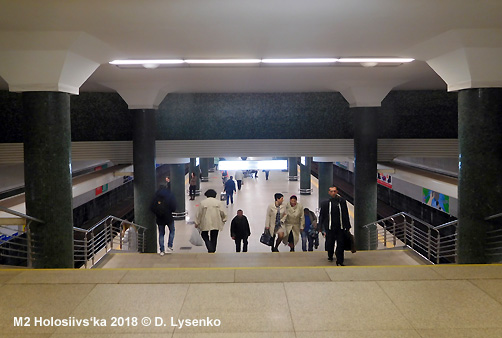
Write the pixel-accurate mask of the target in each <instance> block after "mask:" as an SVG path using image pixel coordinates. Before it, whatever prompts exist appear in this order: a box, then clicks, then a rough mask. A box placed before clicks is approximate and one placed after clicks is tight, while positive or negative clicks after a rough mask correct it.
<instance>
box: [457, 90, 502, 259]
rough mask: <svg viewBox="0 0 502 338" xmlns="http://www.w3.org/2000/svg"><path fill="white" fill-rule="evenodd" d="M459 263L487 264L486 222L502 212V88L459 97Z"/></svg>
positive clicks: (463, 94) (461, 94)
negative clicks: (488, 218)
mask: <svg viewBox="0 0 502 338" xmlns="http://www.w3.org/2000/svg"><path fill="white" fill-rule="evenodd" d="M458 141H459V153H460V154H459V177H458V209H459V213H458V242H457V244H458V246H457V247H458V263H461V264H471V263H472V264H476V263H486V262H487V261H488V259H489V258H488V257H487V256H486V255H485V239H486V230H487V228H488V223H487V221H485V220H484V219H485V218H486V217H488V216H491V215H493V214H498V213H500V212H501V211H502V203H501V201H502V174H501V173H502V88H482V89H465V90H461V91H460V92H459V93H458Z"/></svg>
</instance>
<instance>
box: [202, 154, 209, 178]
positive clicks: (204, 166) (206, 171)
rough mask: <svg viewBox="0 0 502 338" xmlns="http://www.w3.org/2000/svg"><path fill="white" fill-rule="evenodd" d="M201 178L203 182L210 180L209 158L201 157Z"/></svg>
mask: <svg viewBox="0 0 502 338" xmlns="http://www.w3.org/2000/svg"><path fill="white" fill-rule="evenodd" d="M200 180H201V182H208V181H209V159H208V158H201V159H200Z"/></svg>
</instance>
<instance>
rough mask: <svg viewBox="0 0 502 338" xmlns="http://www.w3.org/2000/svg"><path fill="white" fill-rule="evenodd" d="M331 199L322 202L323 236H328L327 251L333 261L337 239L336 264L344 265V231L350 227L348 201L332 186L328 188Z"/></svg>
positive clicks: (321, 220) (320, 222) (329, 258)
mask: <svg viewBox="0 0 502 338" xmlns="http://www.w3.org/2000/svg"><path fill="white" fill-rule="evenodd" d="M328 194H329V196H330V198H329V200H327V201H323V202H322V203H321V212H320V214H319V224H320V226H321V229H322V234H323V236H326V251H327V252H328V260H329V261H330V262H332V261H333V253H334V252H335V241H336V253H335V254H336V265H341V266H343V265H344V264H343V260H344V254H343V249H344V246H343V245H344V243H343V242H344V231H348V230H349V229H350V219H349V211H348V209H347V202H346V201H345V200H344V199H343V198H342V197H341V196H340V195H338V188H337V187H335V186H331V187H330V188H329V190H328Z"/></svg>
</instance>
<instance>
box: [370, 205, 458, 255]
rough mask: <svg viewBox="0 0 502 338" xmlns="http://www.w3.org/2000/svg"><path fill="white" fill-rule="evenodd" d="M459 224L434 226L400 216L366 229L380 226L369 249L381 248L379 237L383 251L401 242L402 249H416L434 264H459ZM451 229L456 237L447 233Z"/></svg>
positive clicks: (402, 213)
mask: <svg viewBox="0 0 502 338" xmlns="http://www.w3.org/2000/svg"><path fill="white" fill-rule="evenodd" d="M401 218H402V221H401ZM388 223H391V224H390V225H389V224H388ZM457 224H458V221H456V220H455V221H451V222H447V223H445V224H441V225H439V226H433V225H431V224H429V223H427V222H424V221H422V220H420V219H418V218H417V217H414V216H413V215H409V214H407V213H405V212H400V213H397V214H395V215H392V216H389V217H386V218H383V219H380V220H378V221H377V222H373V223H369V224H366V225H364V226H363V228H366V229H369V227H370V226H377V232H376V233H377V236H376V237H377V238H371V236H369V238H368V241H369V243H368V244H369V247H370V248H371V247H378V236H381V238H383V247H387V246H388V245H389V243H392V246H396V245H397V244H398V242H399V245H403V246H405V247H409V248H411V249H413V250H414V251H415V252H417V253H418V254H420V255H421V256H422V257H424V258H425V259H427V260H429V261H430V262H431V263H433V264H439V263H440V262H443V261H448V262H450V261H451V259H453V260H454V261H456V255H457V229H456V227H457ZM450 227H453V233H448V230H447V229H448V228H450ZM389 238H390V240H389Z"/></svg>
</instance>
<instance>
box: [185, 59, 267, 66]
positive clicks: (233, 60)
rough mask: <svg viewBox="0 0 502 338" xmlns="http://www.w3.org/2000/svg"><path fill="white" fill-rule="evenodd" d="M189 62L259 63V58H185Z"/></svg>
mask: <svg viewBox="0 0 502 338" xmlns="http://www.w3.org/2000/svg"><path fill="white" fill-rule="evenodd" d="M185 62H186V63H189V64H208V65H209V64H211V65H212V64H243V63H260V62H261V60H260V59H213V60H212V59H208V60H202V59H201V60H185Z"/></svg>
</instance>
